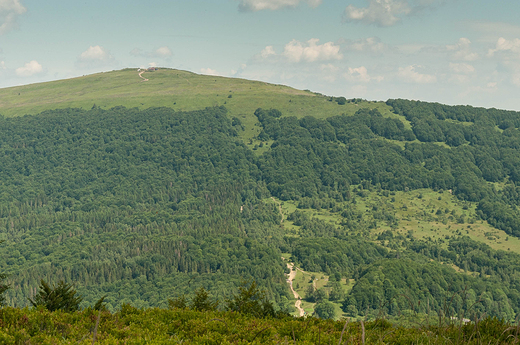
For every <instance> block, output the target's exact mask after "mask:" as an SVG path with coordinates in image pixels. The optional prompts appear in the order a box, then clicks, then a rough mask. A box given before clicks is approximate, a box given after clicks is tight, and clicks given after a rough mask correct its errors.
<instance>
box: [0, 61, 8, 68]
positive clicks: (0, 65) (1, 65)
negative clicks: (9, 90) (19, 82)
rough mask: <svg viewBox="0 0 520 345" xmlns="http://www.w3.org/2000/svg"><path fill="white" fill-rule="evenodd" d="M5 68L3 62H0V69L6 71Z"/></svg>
mask: <svg viewBox="0 0 520 345" xmlns="http://www.w3.org/2000/svg"><path fill="white" fill-rule="evenodd" d="M6 68H7V67H5V62H4V61H0V69H6Z"/></svg>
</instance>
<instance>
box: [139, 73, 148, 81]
mask: <svg viewBox="0 0 520 345" xmlns="http://www.w3.org/2000/svg"><path fill="white" fill-rule="evenodd" d="M144 72H146V71H141V72H139V78H141V79H142V81H148V80H149V79H146V78H145V77H143V73H144Z"/></svg>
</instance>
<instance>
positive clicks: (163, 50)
mask: <svg viewBox="0 0 520 345" xmlns="http://www.w3.org/2000/svg"><path fill="white" fill-rule="evenodd" d="M130 55H133V56H139V57H147V58H160V59H167V58H169V57H171V56H172V55H173V53H172V51H171V50H170V48H168V47H167V46H164V47H160V48H158V49H155V50H153V51H151V52H145V51H143V50H142V49H139V48H134V49H132V51H130Z"/></svg>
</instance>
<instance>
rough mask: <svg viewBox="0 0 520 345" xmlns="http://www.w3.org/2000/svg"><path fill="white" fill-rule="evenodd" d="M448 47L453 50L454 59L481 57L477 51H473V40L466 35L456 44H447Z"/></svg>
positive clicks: (464, 59) (465, 59) (463, 59)
mask: <svg viewBox="0 0 520 345" xmlns="http://www.w3.org/2000/svg"><path fill="white" fill-rule="evenodd" d="M446 49H447V50H448V51H451V52H453V53H452V59H454V60H459V61H460V60H462V61H475V60H477V59H478V58H479V55H478V54H477V53H474V52H472V51H471V41H470V40H469V39H467V38H465V37H462V38H460V39H459V41H458V42H457V43H456V44H452V45H447V46H446Z"/></svg>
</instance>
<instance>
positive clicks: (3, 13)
mask: <svg viewBox="0 0 520 345" xmlns="http://www.w3.org/2000/svg"><path fill="white" fill-rule="evenodd" d="M26 11H27V9H26V8H25V7H23V6H22V4H21V3H20V1H19V0H0V35H2V34H4V33H6V32H8V31H10V30H11V29H13V28H15V27H16V22H17V19H18V17H19V16H21V15H22V14H24V13H25V12H26Z"/></svg>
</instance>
